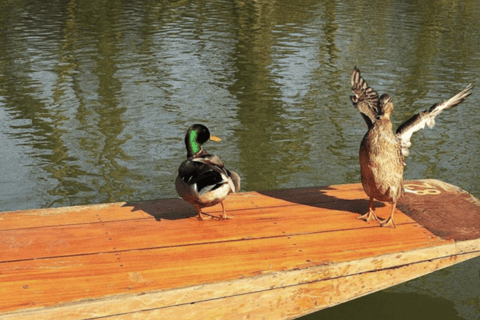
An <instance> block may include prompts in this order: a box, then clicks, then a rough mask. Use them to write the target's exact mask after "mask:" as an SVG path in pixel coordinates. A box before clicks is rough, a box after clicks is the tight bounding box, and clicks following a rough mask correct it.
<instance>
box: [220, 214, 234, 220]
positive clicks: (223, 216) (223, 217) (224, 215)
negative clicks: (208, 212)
mask: <svg viewBox="0 0 480 320" xmlns="http://www.w3.org/2000/svg"><path fill="white" fill-rule="evenodd" d="M233 218H235V217H229V216H227V215H226V214H222V215H221V216H220V217H218V220H227V219H233Z"/></svg>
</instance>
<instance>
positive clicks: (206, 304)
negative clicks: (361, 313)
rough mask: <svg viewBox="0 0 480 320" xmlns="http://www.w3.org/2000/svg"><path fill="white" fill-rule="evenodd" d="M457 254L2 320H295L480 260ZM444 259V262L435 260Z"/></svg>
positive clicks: (296, 273)
mask: <svg viewBox="0 0 480 320" xmlns="http://www.w3.org/2000/svg"><path fill="white" fill-rule="evenodd" d="M478 245H479V243H478V241H477V243H476V244H475V246H477V248H478ZM454 250H455V246H454V245H447V246H443V247H442V248H438V247H436V248H426V249H420V250H415V251H410V252H406V253H403V254H400V255H398V254H390V255H385V256H383V257H381V258H380V259H379V258H378V257H375V258H367V259H363V260H358V261H355V262H353V263H352V262H344V263H339V264H335V265H323V266H315V267H311V268H306V269H299V270H293V271H289V272H277V273H270V274H263V275H259V276H256V277H252V278H243V279H239V280H235V281H226V282H219V283H212V284H208V285H200V286H193V287H188V288H183V289H173V290H167V291H154V292H149V293H148V292H146V293H141V294H122V295H114V296H110V297H108V298H104V299H96V300H92V301H89V302H88V303H70V304H64V305H61V306H59V307H56V308H41V309H34V310H26V311H17V312H12V313H9V314H7V315H5V316H3V317H2V319H4V320H18V319H28V318H32V317H34V318H35V319H36V320H42V319H63V320H70V319H92V318H95V317H105V318H106V319H138V318H141V319H175V318H178V317H179V315H181V317H182V319H198V315H199V314H203V317H201V318H205V319H265V318H267V319H294V318H296V317H298V316H301V315H304V314H307V313H311V312H314V311H318V310H321V309H324V308H327V307H331V306H334V305H336V304H339V303H342V302H345V301H348V300H350V299H354V298H358V297H360V296H362V295H365V294H368V293H372V292H375V291H378V290H382V289H385V288H388V287H390V286H392V285H395V284H398V283H400V282H404V281H408V280H411V279H413V278H415V277H418V276H422V275H424V274H427V273H430V272H432V271H435V270H438V269H441V268H445V267H448V266H450V265H453V264H455V263H458V262H461V261H465V260H468V259H471V258H474V257H476V256H478V255H479V254H480V253H479V252H478V251H477V252H476V253H469V254H462V253H461V252H458V255H453V256H449V254H453V253H454V252H455V251H454ZM439 254H440V258H434V259H431V260H430V258H431V257H434V256H437V257H438V256H439ZM442 254H443V255H446V257H444V256H442ZM379 263H381V265H380V266H379ZM372 271H375V272H372ZM272 306H273V307H274V308H273V309H272ZM132 310H133V312H132ZM265 310H267V313H266V312H265ZM265 314H267V315H268V316H267V317H265Z"/></svg>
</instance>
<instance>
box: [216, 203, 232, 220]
mask: <svg viewBox="0 0 480 320" xmlns="http://www.w3.org/2000/svg"><path fill="white" fill-rule="evenodd" d="M220 204H221V205H222V209H223V213H222V215H221V216H220V217H218V219H219V220H226V219H233V217H229V216H227V212H226V211H225V205H224V204H223V201H222V202H220Z"/></svg>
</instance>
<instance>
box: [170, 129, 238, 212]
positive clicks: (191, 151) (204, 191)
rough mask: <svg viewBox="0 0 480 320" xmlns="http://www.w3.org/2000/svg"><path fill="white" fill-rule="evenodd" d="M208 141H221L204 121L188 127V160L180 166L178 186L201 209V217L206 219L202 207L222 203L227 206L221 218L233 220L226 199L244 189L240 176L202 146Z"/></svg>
mask: <svg viewBox="0 0 480 320" xmlns="http://www.w3.org/2000/svg"><path fill="white" fill-rule="evenodd" d="M208 140H213V141H220V138H217V137H215V136H212V135H211V134H210V131H209V130H208V128H207V127H205V126H204V125H202V124H194V125H192V126H190V128H188V130H187V134H186V135H185V146H186V148H187V160H185V161H183V162H182V163H181V164H180V167H179V168H178V176H177V179H176V180H175V187H176V189H177V192H178V194H179V195H180V196H181V197H182V198H183V199H184V200H185V201H187V202H188V203H190V204H192V205H193V206H194V207H195V208H196V209H197V213H198V218H199V219H200V220H204V219H205V218H204V217H203V216H202V208H204V207H211V206H214V205H216V204H218V203H220V204H221V205H222V209H223V214H222V215H221V217H220V219H221V220H224V219H229V218H231V217H228V216H227V214H226V211H225V205H224V204H223V200H225V198H226V197H227V195H228V194H230V193H232V192H238V191H239V190H240V176H239V175H238V174H236V173H235V172H233V171H229V170H227V169H226V168H225V166H224V165H223V162H222V161H221V160H220V158H218V157H217V156H215V155H211V154H209V153H208V152H207V151H206V150H205V149H204V148H203V147H202V145H203V144H204V143H205V142H207V141H208Z"/></svg>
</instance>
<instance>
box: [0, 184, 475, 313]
mask: <svg viewBox="0 0 480 320" xmlns="http://www.w3.org/2000/svg"><path fill="white" fill-rule="evenodd" d="M408 184H409V185H410V188H411V189H412V190H416V193H410V194H407V195H406V196H405V201H404V202H402V203H401V204H400V205H399V209H397V211H396V213H395V219H396V222H397V225H398V227H397V229H390V228H380V227H378V224H377V223H375V222H370V223H365V222H363V221H360V220H357V219H356V218H357V217H358V216H359V214H361V213H363V212H364V211H365V210H366V208H367V204H368V203H367V202H368V201H367V197H366V195H365V194H364V193H363V190H362V187H361V185H360V184H352V185H341V186H328V187H312V188H300V189H292V190H275V191H266V192H249V193H240V194H236V195H233V196H231V197H229V198H228V200H227V210H228V212H229V214H231V215H234V216H235V219H232V220H228V221H205V222H201V221H198V220H197V219H196V218H195V214H196V212H195V210H194V209H193V208H191V206H189V205H188V204H186V203H185V202H184V201H183V200H180V199H167V200H160V201H153V202H147V203H140V204H126V203H115V204H107V205H95V206H80V207H72V208H61V209H48V210H38V211H36V210H30V211H19V212H10V213H5V214H1V215H0V282H1V283H2V286H0V296H1V297H2V300H1V301H0V314H2V316H3V315H5V316H6V315H7V314H6V313H5V312H8V314H9V315H10V316H12V317H14V316H17V315H19V314H21V313H22V312H23V311H22V312H21V311H19V310H20V309H25V308H27V309H29V308H30V309H31V308H35V310H37V311H39V310H41V312H40V311H39V312H40V313H39V315H40V314H44V312H47V311H48V312H54V311H55V312H57V311H58V312H63V311H62V310H64V311H65V310H67V311H65V312H67V313H68V312H70V311H71V310H77V311H78V310H82V309H83V310H91V311H90V312H89V313H88V312H87V313H85V317H84V318H91V317H96V316H102V317H103V316H112V315H115V314H116V315H117V316H120V314H121V313H127V314H131V315H132V316H133V315H135V314H136V313H137V312H138V315H139V316H140V314H141V315H142V317H143V315H145V314H146V313H145V312H149V311H148V310H149V308H150V307H151V308H150V309H152V308H153V309H155V310H154V311H153V309H152V310H150V311H152V312H153V313H152V315H157V314H158V312H160V309H161V310H165V312H166V310H167V309H168V310H173V309H172V308H177V307H179V305H178V304H179V303H184V304H185V306H187V305H188V304H191V303H195V304H198V303H206V302H207V300H208V301H210V299H216V300H221V301H222V303H223V301H224V299H227V298H228V299H234V300H229V301H237V300H235V299H237V297H240V296H245V299H246V300H248V299H250V298H247V297H246V296H247V295H248V296H249V295H251V294H253V295H255V294H258V293H260V292H265V294H262V296H265V297H268V296H269V295H270V294H276V293H274V292H273V291H272V292H270V293H268V294H267V292H268V291H271V290H280V288H284V289H285V290H287V289H288V288H291V287H295V286H307V287H305V288H307V289H308V285H309V284H310V283H313V282H318V281H322V282H325V281H330V280H332V281H334V280H336V279H340V278H345V277H352V276H357V275H360V274H364V273H373V272H377V271H378V272H380V271H382V270H386V269H392V268H393V269H395V270H397V269H398V268H404V267H408V266H409V265H411V264H415V265H420V264H422V266H424V267H422V268H423V269H421V270H425V272H431V271H432V270H435V268H437V267H435V266H436V265H437V264H432V266H434V267H432V268H433V269H432V268H429V267H427V266H428V265H429V262H428V261H430V260H436V261H437V260H438V259H444V262H442V263H440V264H438V268H439V267H442V266H444V265H447V264H448V263H449V261H450V262H451V263H455V262H456V261H460V260H461V259H463V258H466V257H473V256H476V255H479V254H480V242H479V240H478V238H479V237H475V236H471V234H472V232H473V231H468V230H467V232H466V231H463V233H459V232H458V230H459V228H463V227H464V225H462V223H464V222H462V221H460V222H458V221H453V222H452V223H451V226H449V227H448V228H452V230H457V231H456V233H454V232H453V233H452V232H450V231H448V228H446V229H443V233H439V231H438V230H439V227H438V224H437V227H436V228H437V229H435V227H431V228H430V230H432V231H429V229H427V228H424V227H422V226H421V225H420V224H418V223H417V222H416V220H418V217H419V216H420V217H421V218H424V215H422V212H423V213H425V212H427V213H429V215H432V212H433V211H432V210H437V211H438V210H439V209H443V208H444V207H445V208H448V209H446V210H447V211H448V212H452V211H455V208H458V207H461V208H464V209H465V210H467V209H468V210H469V217H470V218H471V219H476V218H478V217H479V214H480V210H479V205H478V200H476V199H475V198H473V197H472V196H471V195H468V194H467V193H465V192H464V191H462V190H460V189H458V188H455V187H453V186H450V185H447V184H444V183H441V182H438V181H412V182H408ZM424 189H427V190H430V191H428V192H424V191H422V190H424ZM439 195H441V196H439ZM432 197H433V198H432ZM419 198H425V199H423V200H422V199H419ZM445 199H447V201H444V200H445ZM442 201H443V202H442ZM432 202H433V203H435V205H436V207H433V206H432ZM441 203H443V205H441ZM470 204H471V205H470ZM432 208H434V209H432ZM452 208H453V209H452ZM220 210H221V208H220V206H216V207H212V208H208V209H207V210H205V211H207V212H209V213H213V214H219V213H220ZM404 212H406V213H407V214H404ZM377 214H378V215H379V216H381V217H387V216H388V215H389V214H390V206H389V205H385V204H381V203H378V209H377ZM412 218H413V219H412ZM449 218H452V219H454V220H458V218H457V217H455V216H454V215H453V213H450V214H447V215H444V216H443V218H442V219H444V220H443V221H444V222H445V221H448V219H449ZM427 220H431V219H427ZM474 222H475V221H474ZM449 224H450V223H449ZM473 225H474V226H476V225H475V224H473ZM445 230H447V231H445ZM462 230H463V229H462ZM445 232H448V234H447V233H445ZM446 234H447V236H445V235H446ZM452 234H454V236H451V235H452ZM466 235H468V236H469V237H470V238H466ZM466 239H471V240H470V241H464V240H466ZM359 262H361V263H359ZM393 269H392V270H393ZM405 270H407V269H405ZM408 270H413V271H411V272H413V273H412V274H410V275H409V276H410V277H414V276H416V275H415V274H416V273H421V270H420V269H415V268H411V269H408ZM428 270H430V271H428ZM389 272H390V271H389ZM392 272H393V271H392ZM414 273H415V274H414ZM402 279H403V278H402V277H398V278H396V281H398V282H397V283H399V282H401V281H404V280H402ZM241 283H244V285H241V286H239V284H241ZM216 286H220V287H216ZM222 286H225V287H222ZM215 288H216V289H215ZM220 288H224V289H221V290H220ZM227 289H228V290H227ZM178 290H180V291H178ZM192 290H193V291H192ZM202 290H204V291H202ZM362 290H363V289H362ZM365 290H367V291H366V292H368V290H370V292H371V291H372V290H375V286H373V287H372V286H371V285H369V286H368V288H366V289H365ZM287 291H288V290H287ZM353 291H354V290H353ZM353 291H352V292H353ZM201 292H204V293H203V295H204V298H202V299H203V300H195V297H196V296H197V294H199V293H201ZM278 292H280V291H278ZM292 292H293V291H292ZM305 292H308V290H307V291H305ZM217 293H218V294H217ZM297 293H298V292H297ZM151 295H157V296H156V298H155V299H153V300H155V301H158V303H157V302H155V303H153V302H152V301H150V302H148V303H147V302H146V301H147V300H145V301H144V302H142V303H144V304H146V305H148V306H150V307H146V305H144V304H139V305H136V303H137V302H138V301H139V297H144V296H145V297H150V296H151ZM305 295H308V294H307V293H305ZM207 296H209V297H210V298H206V297H207ZM354 296H355V295H353V297H354ZM179 297H190V298H188V299H187V298H185V299H183V300H182V299H179ZM252 297H253V296H252ZM117 298H118V299H123V300H118V299H117ZM130 298H131V299H132V300H131V301H132V303H131V304H130V307H128V308H129V309H128V310H127V309H124V308H127V305H128V304H127V303H124V302H122V301H124V300H125V299H127V300H128V299H130ZM304 298H305V297H304ZM258 299H260V300H261V299H262V298H261V297H260V296H258ZM345 299H347V298H346V297H345ZM140 300H141V299H140ZM204 300H205V301H204ZM260 300H259V301H260ZM293 300H294V301H297V300H298V299H297V300H295V299H293ZM307 300H308V299H307ZM105 301H111V302H112V305H110V306H109V307H108V308H106V309H105V310H104V311H102V312H103V313H102V312H100V311H99V312H100V313H98V312H97V311H93V310H94V309H90V306H94V305H96V303H105ZM142 301H143V300H142ZM180 301H183V302H180ZM212 301H213V300H212ZM225 301H226V300H225ZM265 301H266V300H265ZM217 302H218V301H217ZM109 303H110V302H109ZM152 303H153V304H152ZM296 303H297V307H298V304H299V303H300V304H301V302H298V301H297V302H296ZM114 304H118V305H119V306H117V307H114V306H113V305H114ZM205 305H208V303H207V304H205ZM306 305H308V304H306ZM72 308H73V309H72ZM75 308H79V309H75ZM182 308H183V307H182ZM285 308H286V309H285V310H287V309H288V308H290V307H287V306H285ZM100 309H101V310H103V309H102V308H100ZM187 309H188V308H187ZM300 309H301V308H300ZM52 310H54V311H52ZM68 310H70V311H68ZM182 310H184V309H182ZM245 310H248V307H246V309H245ZM37 311H31V312H37ZM19 312H20V313H19ZM29 312H30V311H29ZM72 312H73V311H72ZM95 312H97V313H95ZM181 312H183V311H181ZM245 312H247V311H245ZM302 312H303V311H302ZM32 314H33V313H32ZM45 314H47V313H45ZM72 314H74V313H72ZM166 314H167V313H166ZM249 314H250V315H251V316H253V314H251V313H249ZM299 314H300V313H299ZM57 315H58V317H62V318H64V319H65V320H66V319H69V318H66V316H64V315H63V314H61V313H58V314H57ZM56 317H57V316H56ZM58 317H57V318H58ZM73 318H75V317H73ZM73 318H72V319H73Z"/></svg>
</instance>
